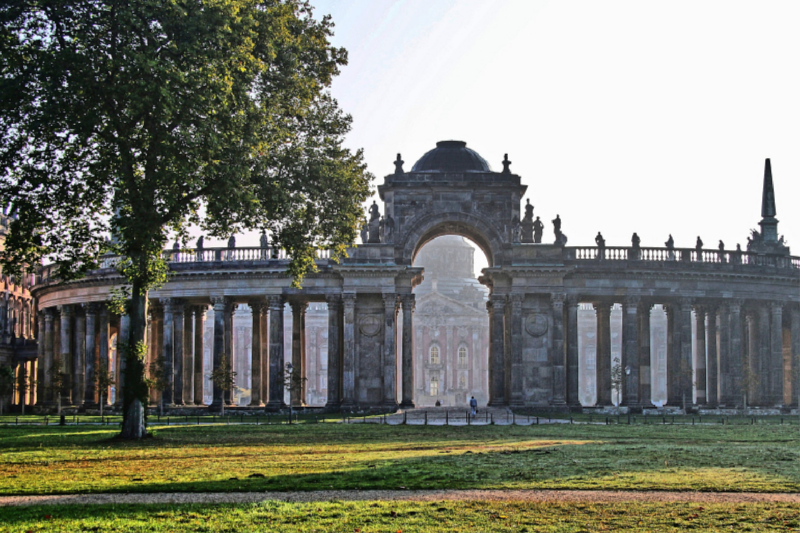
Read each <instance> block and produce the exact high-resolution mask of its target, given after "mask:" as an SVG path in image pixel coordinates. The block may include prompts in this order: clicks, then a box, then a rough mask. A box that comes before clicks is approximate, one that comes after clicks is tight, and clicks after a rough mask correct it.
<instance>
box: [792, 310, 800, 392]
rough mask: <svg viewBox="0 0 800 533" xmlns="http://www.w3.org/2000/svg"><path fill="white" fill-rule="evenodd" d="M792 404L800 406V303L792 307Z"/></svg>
mask: <svg viewBox="0 0 800 533" xmlns="http://www.w3.org/2000/svg"><path fill="white" fill-rule="evenodd" d="M791 333H792V375H793V376H794V379H793V381H792V405H793V406H794V407H800V305H797V304H795V305H794V306H793V307H792V318H791Z"/></svg>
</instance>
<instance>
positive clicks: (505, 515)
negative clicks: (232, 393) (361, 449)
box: [0, 501, 800, 533]
mask: <svg viewBox="0 0 800 533" xmlns="http://www.w3.org/2000/svg"><path fill="white" fill-rule="evenodd" d="M603 530H626V531H631V530H632V531H686V530H701V531H728V532H729V531H737V532H738V531H797V530H800V510H798V509H797V507H796V506H791V505H789V504H703V505H700V504H680V505H678V504H672V505H668V504H645V503H617V504H603V505H600V504H570V505H567V504H545V503H536V504H530V503H514V502H502V503H500V502H490V503H487V502H433V503H414V502H335V501H334V502H324V503H305V504H292V503H277V502H266V503H262V504H247V505H206V506H202V505H173V506H153V505H150V506H144V505H118V506H110V505H95V506H74V505H70V506H63V507H25V508H0V532H7V531H8V532H27V531H70V532H75V531H103V532H116V531H119V532H140V531H141V532H143V531H153V532H155V531H158V532H166V531H170V532H172V531H208V532H228V531H229V532H236V533H242V532H247V531H281V532H299V531H304V532H311V531H318V532H321V531H325V532H331V531H336V532H347V533H370V532H376V533H377V532H384V533H385V532H389V533H395V532H402V533H417V532H419V533H422V532H438V531H449V532H470V533H473V532H476V531H478V532H484V531H492V532H495V531H498V532H504V531H514V532H533V531H537V532H551V531H552V532H556V531H559V532H561V531H564V532H566V531H570V532H579V531H580V532H594V531H603Z"/></svg>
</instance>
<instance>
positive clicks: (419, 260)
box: [413, 228, 489, 408]
mask: <svg viewBox="0 0 800 533" xmlns="http://www.w3.org/2000/svg"><path fill="white" fill-rule="evenodd" d="M429 235H430V238H427V239H420V243H421V244H420V245H419V247H418V249H417V250H415V254H414V263H413V264H414V266H416V267H422V268H424V269H425V271H424V279H423V281H422V283H420V284H419V285H417V286H416V287H415V288H414V295H415V297H416V310H415V312H414V335H415V338H414V350H415V353H414V381H415V383H414V403H415V405H417V406H418V407H431V406H435V405H441V406H443V407H465V408H466V406H467V405H468V402H469V399H470V397H472V396H474V397H475V399H476V400H478V402H479V404H480V405H485V404H486V403H487V402H488V400H489V314H488V311H487V309H486V302H487V301H488V297H489V290H488V289H487V288H486V287H484V286H483V285H481V284H480V282H478V280H477V279H476V276H475V274H476V270H478V271H480V270H481V269H482V268H483V267H485V266H486V265H487V264H489V257H487V256H488V254H487V256H484V255H483V254H481V253H478V254H476V253H475V251H476V249H478V250H482V249H483V248H482V247H481V246H480V245H479V244H478V243H477V242H474V241H468V240H467V238H464V237H463V236H462V235H459V234H455V235H454V234H451V233H444V232H439V228H435V229H434V230H433V231H431V232H429V233H426V234H425V236H426V237H427V236H429ZM432 235H435V236H432ZM476 256H477V257H476ZM476 267H479V268H477V269H476ZM434 384H435V385H434ZM437 402H438V403H437Z"/></svg>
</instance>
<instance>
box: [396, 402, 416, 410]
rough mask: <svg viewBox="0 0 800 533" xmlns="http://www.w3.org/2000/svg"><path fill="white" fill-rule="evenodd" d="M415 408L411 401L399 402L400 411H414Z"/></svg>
mask: <svg viewBox="0 0 800 533" xmlns="http://www.w3.org/2000/svg"><path fill="white" fill-rule="evenodd" d="M416 407H417V406H416V405H414V401H413V400H403V401H402V402H400V409H416Z"/></svg>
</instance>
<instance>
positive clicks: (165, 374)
mask: <svg viewBox="0 0 800 533" xmlns="http://www.w3.org/2000/svg"><path fill="white" fill-rule="evenodd" d="M382 297H383V298H384V302H385V322H384V324H383V330H384V338H383V341H384V349H383V351H382V353H381V354H379V356H380V358H381V361H382V362H383V363H382V372H383V375H382V380H383V387H384V397H385V402H384V403H385V405H386V406H388V407H396V406H397V400H396V396H397V391H396V390H395V388H396V387H395V385H394V384H395V383H396V380H397V378H396V376H397V374H396V360H395V359H394V358H392V354H395V355H396V348H397V347H396V346H395V342H394V338H395V329H396V327H397V324H396V322H397V318H398V311H399V309H401V308H402V309H403V311H404V314H403V317H404V325H405V329H404V334H403V341H402V354H403V359H402V367H403V383H402V386H401V387H400V388H401V394H402V402H403V404H404V405H406V406H413V400H412V399H413V359H412V356H413V344H412V343H413V335H412V334H411V328H412V313H413V308H414V297H413V295H403V296H401V297H398V295H397V294H394V293H389V294H384V295H382ZM321 298H324V299H325V301H326V303H327V306H328V350H327V352H328V400H327V404H326V407H328V408H331V409H338V408H340V407H342V408H352V409H354V408H357V407H358V405H359V400H358V397H357V391H356V376H357V369H356V362H357V359H358V354H357V349H356V341H355V335H356V324H355V306H356V301H357V296H356V294H344V295H341V294H335V295H319V296H316V297H314V296H311V297H308V298H294V297H291V298H287V297H286V296H284V295H270V296H266V297H263V296H262V297H252V298H241V297H236V298H233V297H228V296H221V297H212V298H210V299H208V300H207V301H205V302H198V301H197V300H194V299H180V298H158V299H151V300H150V305H149V312H148V325H147V332H146V335H147V337H146V344H147V360H146V372H147V374H148V376H149V377H150V379H151V380H152V381H153V383H154V386H153V387H152V388H151V393H150V401H151V403H152V404H157V403H159V402H163V405H164V406H166V407H170V408H175V407H183V406H202V405H204V403H205V402H204V399H203V398H204V393H205V390H204V388H205V386H206V383H207V378H208V377H209V376H210V375H211V374H212V372H214V370H217V369H219V368H221V367H222V365H223V360H225V361H226V366H228V365H229V366H228V368H231V369H232V368H234V363H235V361H236V358H237V357H241V356H243V354H237V353H235V351H234V342H233V317H234V315H235V313H236V310H237V307H238V306H239V305H242V304H244V305H247V306H249V308H250V310H251V313H252V329H251V331H252V338H251V350H250V357H251V360H250V367H251V375H250V379H251V381H250V383H249V385H250V389H251V401H250V406H252V407H260V406H263V407H265V408H266V409H269V410H280V409H284V408H286V407H287V405H286V403H285V401H284V393H285V390H286V389H287V388H288V389H289V392H290V398H291V400H290V402H291V404H292V406H294V407H301V406H304V405H305V398H306V380H305V378H306V366H307V364H306V354H305V344H306V343H305V317H306V309H307V306H308V303H309V301H312V300H313V301H316V300H319V299H321ZM287 302H288V303H289V305H290V306H291V308H292V316H293V320H292V338H291V342H292V350H291V360H289V359H288V358H287V357H286V354H284V305H285V304H286V303H287ZM209 309H211V310H213V311H214V313H213V326H212V330H213V335H212V337H211V347H210V348H211V352H212V366H211V368H205V366H204V362H203V354H204V352H205V349H206V339H205V337H204V332H205V329H206V327H205V325H206V316H207V312H208V311H209ZM39 322H40V324H39V331H40V342H39V360H40V361H42V362H43V364H42V365H40V369H39V379H40V380H41V381H40V382H41V383H44V384H45V386H44V388H43V393H42V395H40V396H39V401H38V402H37V403H39V404H40V405H47V406H52V405H53V404H54V403H55V402H56V400H57V398H58V397H57V396H56V394H58V391H56V390H55V388H54V385H57V381H56V380H55V379H54V376H56V375H57V374H60V375H61V378H60V379H63V383H62V384H61V387H60V390H61V403H62V405H64V406H74V407H79V408H80V407H83V408H96V407H97V406H98V402H99V401H100V392H101V391H99V390H98V387H97V380H96V377H97V375H98V374H99V373H100V372H102V371H110V373H111V378H112V381H113V383H114V384H116V403H117V404H121V402H122V393H123V390H122V387H123V377H124V361H123V358H121V357H119V358H117V361H118V364H116V365H113V366H112V362H111V361H110V359H109V354H110V347H111V344H110V343H111V340H112V337H113V336H114V335H117V339H118V341H119V343H120V344H121V343H122V341H123V340H124V339H125V338H126V337H127V332H128V329H129V317H128V316H126V315H123V316H117V315H113V314H112V313H110V312H109V310H108V309H107V307H106V306H105V304H103V303H87V304H77V305H64V306H58V307H50V308H46V309H44V310H43V311H42V312H41V313H40V315H39ZM289 362H291V365H292V372H291V375H290V374H289V372H288V370H287V363H289ZM102 392H103V399H104V401H105V402H106V403H108V391H102ZM211 392H212V394H211V396H212V402H211V405H210V407H211V408H212V409H219V408H220V406H221V405H222V403H223V402H224V403H225V405H226V406H228V405H232V404H233V394H232V391H231V390H230V388H228V389H227V390H223V388H221V387H220V384H219V382H213V380H212V391H211Z"/></svg>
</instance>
